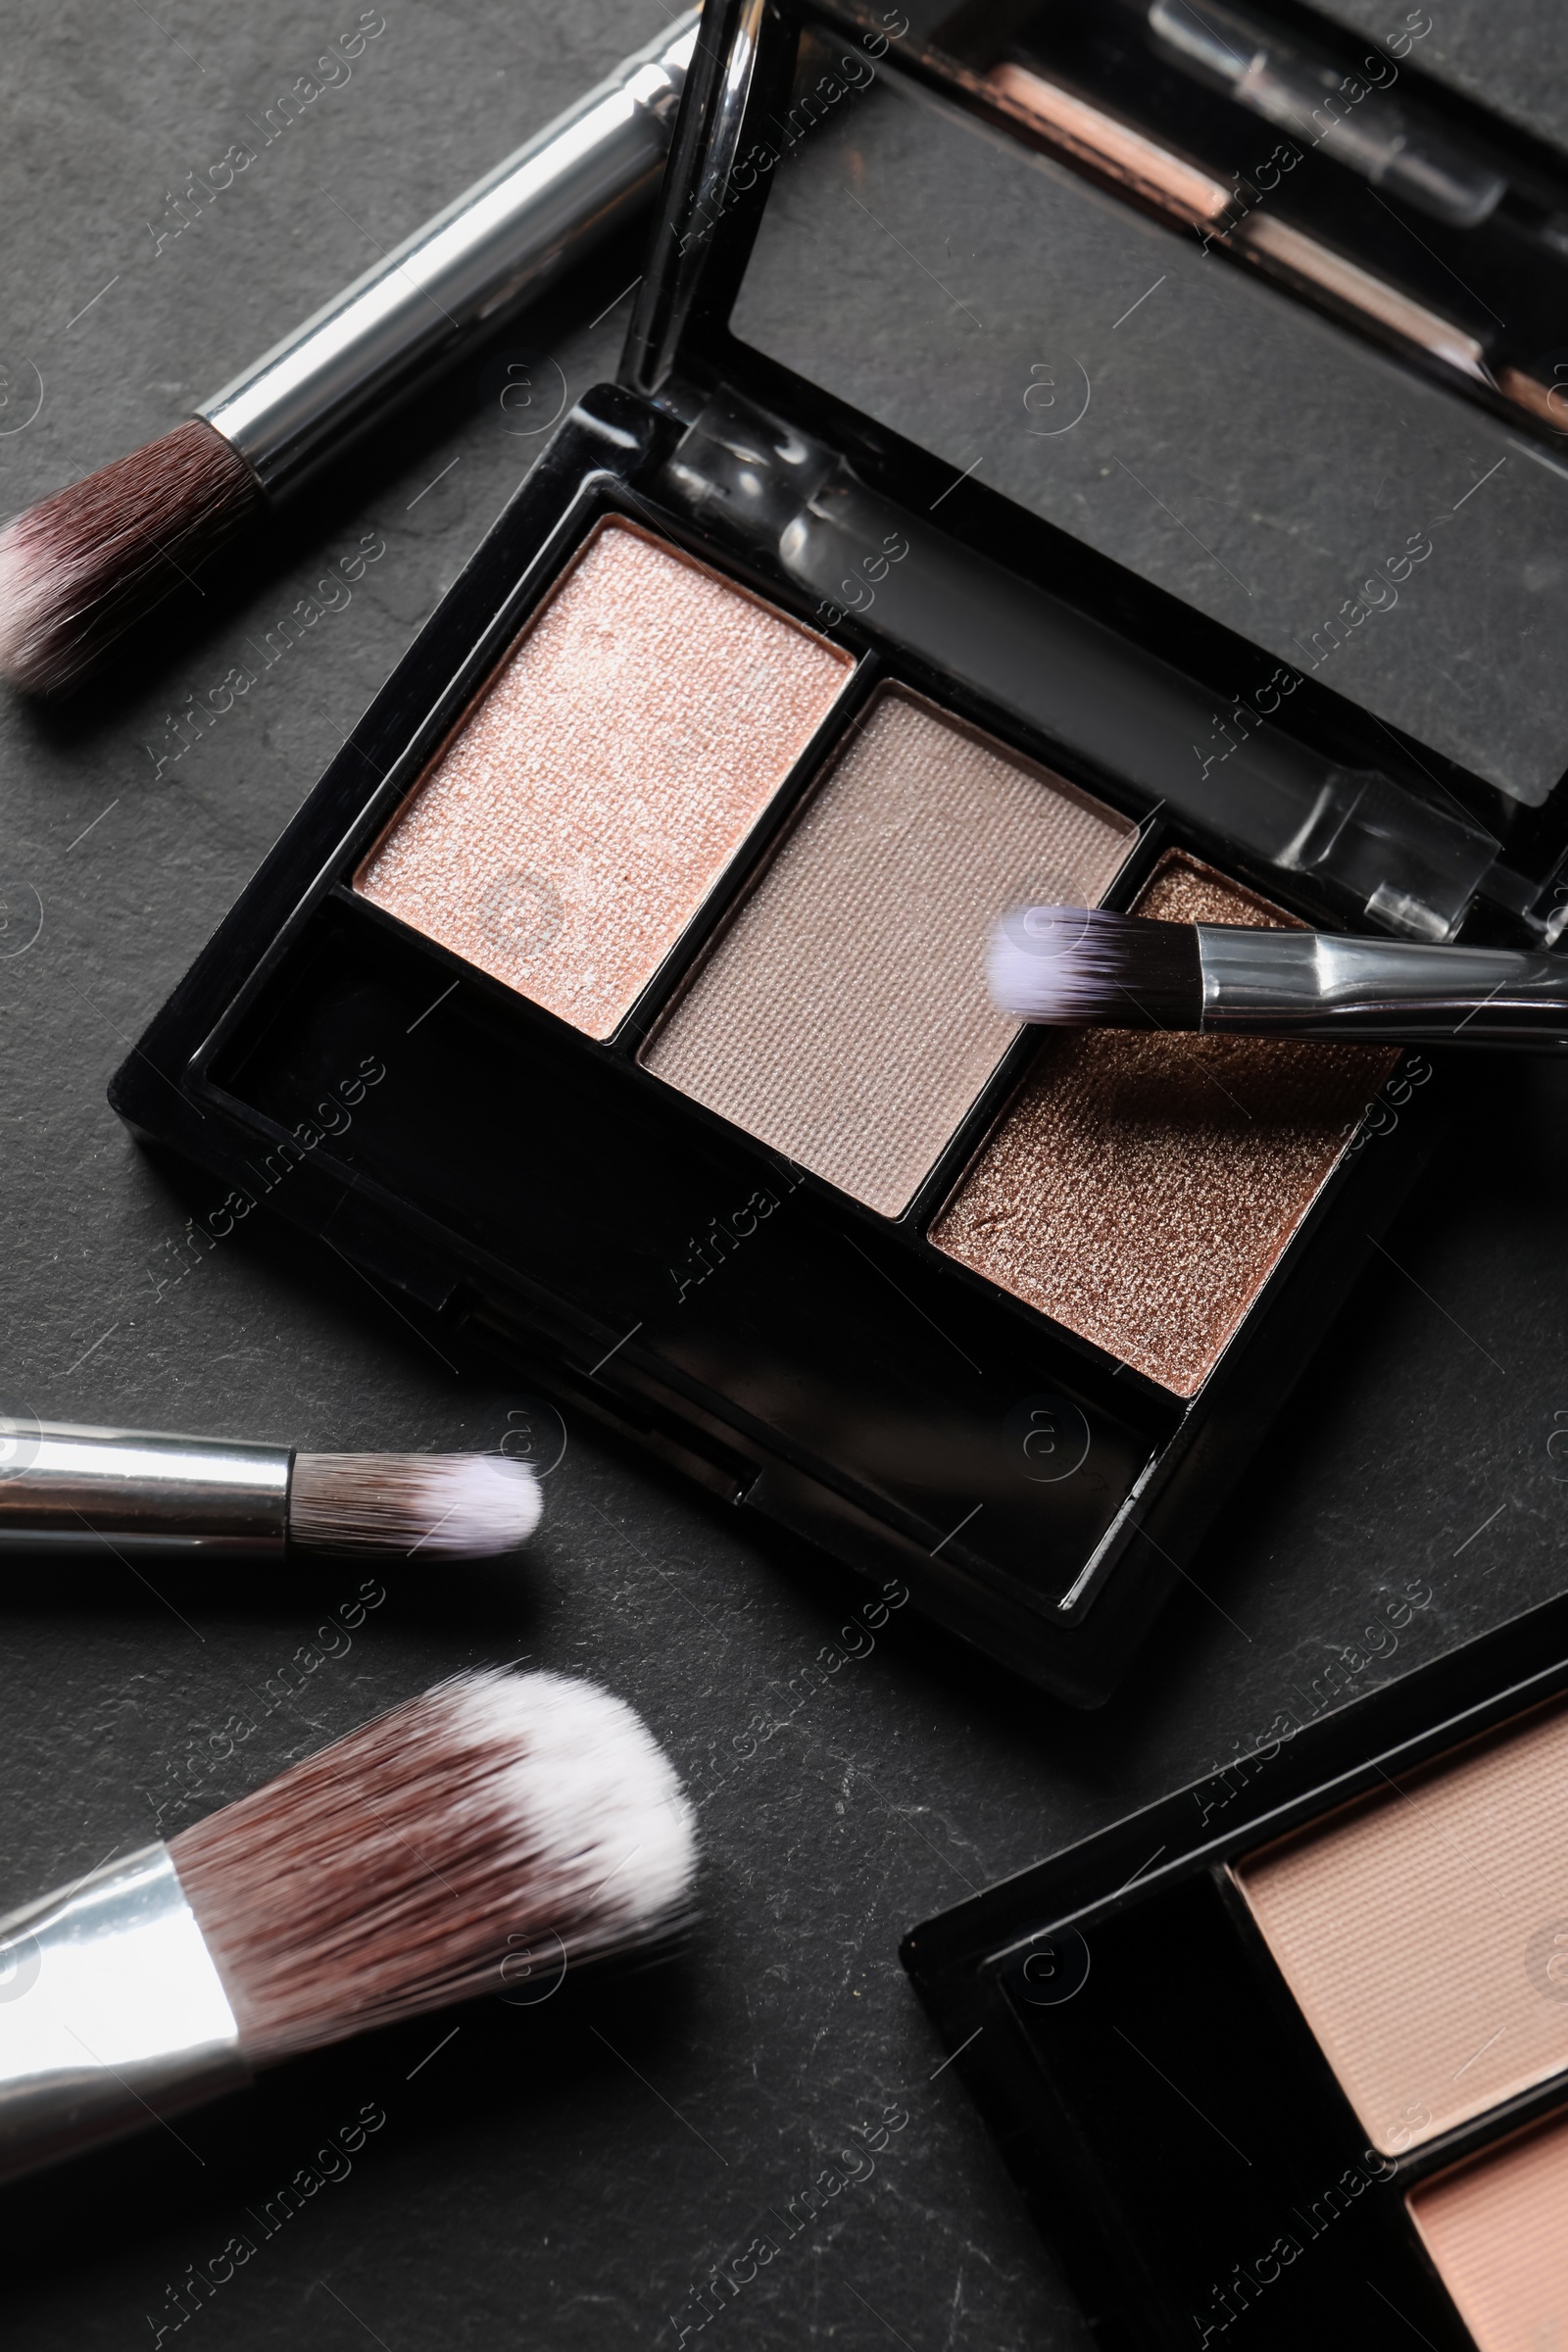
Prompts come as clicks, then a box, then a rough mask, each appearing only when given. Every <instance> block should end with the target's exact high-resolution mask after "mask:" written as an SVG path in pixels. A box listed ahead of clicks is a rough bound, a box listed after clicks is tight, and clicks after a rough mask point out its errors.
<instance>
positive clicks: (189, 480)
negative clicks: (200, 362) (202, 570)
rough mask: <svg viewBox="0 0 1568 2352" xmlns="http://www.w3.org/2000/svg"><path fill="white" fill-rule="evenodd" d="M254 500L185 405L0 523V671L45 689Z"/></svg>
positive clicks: (76, 670)
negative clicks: (146, 434)
mask: <svg viewBox="0 0 1568 2352" xmlns="http://www.w3.org/2000/svg"><path fill="white" fill-rule="evenodd" d="M261 504H262V491H261V487H260V484H259V483H258V482H257V479H256V476H255V474H254V473H253V472H252V471H251V469H250V467H249V466H247V465H246V463H245V461H244V459H243V458H240V457H236V455H235V453H234V451H233V450H232V449H230V447H229V445H228V443H227V442H226V441H225V440H224V439H223V436H222V434H221V433H219V432H215V431H214V429H213V427H212V426H211V425H210V424H204V423H203V422H202V421H201V419H200V418H199V417H193V418H192V419H191V421H190V422H189V423H188V424H180V425H176V426H175V427H174V430H173V431H172V433H165V434H164V435H163V437H162V438H161V439H160V440H157V441H150V442H149V443H148V444H147V446H146V448H145V449H138V450H135V451H133V452H132V454H131V455H130V456H129V457H128V458H118V459H117V460H116V461H115V463H114V465H112V466H101V467H100V469H99V470H98V472H97V473H90V474H88V476H87V477H86V479H85V481H80V482H72V483H70V484H69V485H68V487H67V488H66V489H64V490H57V491H55V493H54V495H53V496H52V497H50V498H46V499H43V500H41V501H40V502H39V504H38V505H37V506H35V507H29V508H28V509H27V511H26V513H25V515H18V516H17V518H16V520H15V521H14V522H10V523H8V524H7V525H6V527H5V529H4V530H3V531H0V672H3V673H4V674H5V676H7V677H8V678H10V679H11V680H12V681H13V683H14V684H16V685H18V686H25V687H27V688H28V689H29V690H31V691H32V692H34V693H39V694H43V693H51V692H53V691H54V690H55V689H56V688H58V687H61V686H65V685H69V684H70V682H71V680H72V679H73V678H74V677H76V676H78V675H79V674H80V672H81V671H82V670H84V669H87V668H88V667H90V665H91V664H92V662H95V661H96V660H97V658H98V656H99V655H100V654H101V653H102V652H103V651H104V649H105V647H106V646H108V645H109V643H110V642H111V640H112V639H114V638H115V637H118V636H119V634H120V632H121V630H122V629H124V628H128V626H129V625H130V623H131V622H132V621H133V620H136V619H138V618H139V617H140V615H141V614H142V613H145V612H147V611H149V610H150V608H151V607H152V606H154V605H155V604H157V603H158V601H159V599H160V598H161V597H165V596H167V595H168V594H169V592H170V590H171V589H172V588H177V587H178V586H179V585H180V582H181V581H182V580H184V579H188V578H189V577H190V575H191V573H192V572H193V571H195V569H196V568H197V566H198V564H202V563H204V562H205V561H206V559H207V557H209V556H210V555H211V554H212V552H213V550H214V549H215V548H216V547H218V546H219V545H220V544H221V542H222V541H223V540H224V539H226V538H227V537H228V536H229V534H230V532H231V531H234V530H236V529H237V528H238V527H239V525H240V524H241V523H242V522H243V521H244V520H245V518H246V516H247V515H249V514H250V513H251V511H252V509H253V508H255V507H259V506H260V505H261Z"/></svg>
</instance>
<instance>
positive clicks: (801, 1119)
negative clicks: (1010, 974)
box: [643, 688, 1133, 1216]
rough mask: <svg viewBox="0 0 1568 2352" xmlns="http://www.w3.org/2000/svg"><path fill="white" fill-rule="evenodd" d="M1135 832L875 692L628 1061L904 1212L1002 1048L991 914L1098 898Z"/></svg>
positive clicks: (922, 707)
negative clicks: (990, 965) (987, 956)
mask: <svg viewBox="0 0 1568 2352" xmlns="http://www.w3.org/2000/svg"><path fill="white" fill-rule="evenodd" d="M1132 831H1133V828H1132V826H1131V825H1130V824H1129V823H1128V821H1127V820H1126V818H1124V817H1120V816H1117V815H1116V814H1114V813H1113V811H1112V810H1110V809H1103V808H1101V807H1100V805H1099V804H1098V802H1094V801H1090V800H1088V799H1086V798H1085V797H1084V796H1083V795H1082V794H1079V793H1077V792H1075V791H1074V790H1073V788H1072V787H1071V786H1070V785H1067V784H1064V783H1062V782H1061V781H1060V779H1059V778H1056V777H1053V776H1051V775H1049V774H1048V773H1047V772H1046V771H1045V770H1043V769H1037V768H1035V767H1034V766H1033V765H1032V764H1031V763H1030V762H1028V761H1027V760H1021V759H1018V758H1015V757H1014V756H1013V755H1012V754H1010V753H1008V752H1006V751H1005V750H1004V748H1003V747H1002V745H1001V744H998V743H993V742H991V741H990V739H989V738H987V737H985V736H980V735H976V734H974V733H972V732H971V731H970V730H969V729H968V728H966V727H963V726H960V725H959V724H958V723H957V722H956V721H954V720H952V719H949V718H947V717H945V716H944V715H943V714H942V713H941V712H939V711H936V710H934V709H933V708H931V706H930V705H928V704H925V703H922V702H920V701H918V700H917V699H916V698H915V697H913V696H912V695H909V694H907V693H905V692H903V691H902V690H900V689H897V688H890V689H884V690H883V692H882V693H881V694H880V695H879V696H878V697H877V699H876V701H875V702H874V703H873V704H872V706H871V708H870V710H869V711H868V712H867V713H866V715H865V717H864V718H863V720H862V722H861V724H860V725H859V726H858V728H857V730H856V732H855V734H854V735H853V736H852V737H851V739H850V742H849V743H848V745H847V746H846V748H845V749H844V750H843V751H842V752H841V753H840V755H839V757H838V759H837V760H835V762H834V764H833V766H832V768H831V769H830V770H829V772H828V774H827V777H826V778H825V780H824V781H823V783H822V784H821V785H819V786H818V787H817V789H816V790H815V792H814V793H813V794H812V796H811V800H810V802H809V806H808V808H807V810H806V813H805V815H804V816H803V817H802V819H801V820H800V822H799V823H798V824H797V825H796V826H795V828H794V829H793V831H792V832H791V833H790V835H789V837H788V838H787V840H786V841H785V842H784V844H783V847H782V848H781V849H780V851H779V853H778V855H777V857H776V858H774V859H773V861H772V863H771V864H770V865H769V867H768V868H767V870H766V872H765V873H764V874H763V876H762V879H761V881H760V883H759V885H758V886H757V888H756V889H755V890H754V891H753V893H752V894H751V896H750V897H749V898H748V899H747V901H746V902H745V904H744V905H743V907H741V909H740V912H739V913H738V915H737V916H736V918H735V920H734V921H733V922H732V923H731V925H730V927H729V929H728V930H727V932H726V933H725V934H724V937H723V938H722V940H721V941H720V942H719V945H718V947H717V948H716V949H715V951H714V953H713V955H712V956H711V958H710V959H709V961H708V962H707V964H706V965H705V966H704V967H703V969H702V970H701V972H700V973H699V975H698V977H697V979H696V981H695V982H694V983H693V985H692V987H691V989H690V990H689V992H688V993H687V995H686V996H685V998H684V999H683V1000H682V1001H681V1003H680V1004H679V1005H677V1006H676V1008H675V1010H674V1012H673V1013H672V1015H671V1016H670V1019H669V1020H668V1022H667V1023H666V1024H665V1026H664V1027H663V1029H662V1031H661V1032H660V1034H659V1035H658V1037H656V1038H655V1040H654V1042H653V1044H652V1045H651V1046H650V1047H649V1048H648V1049H647V1051H646V1052H645V1054H644V1055H643V1059H644V1061H645V1062H646V1063H647V1066H648V1067H649V1068H650V1069H651V1070H653V1071H654V1072H655V1073H656V1074H657V1075H658V1076H659V1077H661V1078H662V1079H664V1080H665V1081H666V1082H667V1083H668V1084H669V1085H671V1086H677V1087H679V1088H680V1089H681V1090H682V1092H683V1093H685V1094H688V1095H691V1096H693V1097H694V1098H695V1099H696V1101H698V1102H699V1103H706V1104H707V1105H708V1107H709V1109H710V1110H715V1111H718V1112H719V1113H720V1114H721V1115H722V1116H723V1117H724V1118H726V1119H731V1120H733V1121H734V1123H735V1124H736V1126H738V1127H744V1128H746V1129H747V1130H748V1132H749V1133H750V1134H752V1135H755V1136H757V1137H758V1138H759V1139H760V1141H761V1142H762V1143H764V1144H770V1145H772V1146H773V1147H774V1149H775V1150H777V1151H779V1152H785V1153H787V1154H788V1156H789V1157H790V1158H791V1159H794V1160H797V1161H799V1162H800V1164H801V1165H802V1166H803V1167H808V1168H809V1169H811V1170H812V1172H813V1173H814V1174H815V1175H818V1176H825V1177H826V1178H827V1179H828V1180H829V1182H830V1183H833V1184H836V1185H839V1186H841V1187H842V1188H843V1190H844V1191H845V1192H847V1193H852V1194H853V1195H854V1196H855V1198H856V1199H857V1200H858V1201H864V1202H865V1203H866V1205H867V1206H868V1207H870V1208H875V1209H880V1210H881V1211H882V1213H883V1214H884V1215H885V1216H897V1215H898V1214H899V1213H900V1211H901V1210H902V1209H903V1208H904V1207H905V1206H906V1205H907V1202H908V1200H909V1197H910V1195H911V1194H912V1193H913V1192H914V1191H915V1190H916V1188H917V1187H918V1185H919V1183H920V1180H921V1178H922V1177H923V1176H924V1175H925V1174H926V1172H927V1170H928V1169H929V1168H930V1166H931V1164H932V1162H933V1160H934V1159H935V1158H936V1157H937V1155H938V1153H939V1152H941V1150H942V1148H943V1146H944V1145H945V1144H946V1143H947V1141H948V1139H949V1137H950V1136H951V1135H952V1134H953V1132H954V1130H955V1128H956V1126H957V1125H958V1123H959V1121H960V1120H961V1119H962V1117H963V1115H964V1113H965V1112H966V1111H967V1110H968V1108H969V1106H970V1104H971V1103H973V1101H974V1099H975V1096H976V1095H977V1094H978V1093H979V1091H980V1089H981V1088H982V1087H983V1086H984V1084H985V1082H986V1080H987V1078H989V1077H990V1075H991V1073H992V1071H993V1070H994V1069H995V1068H996V1066H997V1063H998V1061H999V1060H1000V1059H1001V1057H1002V1055H1003V1054H1004V1053H1005V1051H1006V1048H1007V1046H1008V1045H1009V1044H1010V1042H1011V1040H1012V1039H1013V1037H1014V1036H1016V1034H1017V1027H1016V1024H1015V1023H1014V1022H1012V1021H1009V1020H1008V1019H1006V1018H1005V1016H1004V1015H1003V1014H1001V1013H999V1012H997V1011H996V1010H995V1008H994V1007H993V1005H991V1003H990V1000H989V998H988V997H987V994H986V985H985V971H984V950H985V939H986V933H987V929H988V926H989V924H990V922H991V920H992V918H993V916H994V915H995V914H996V912H997V910H998V909H999V908H1000V907H1005V906H1007V905H1009V904H1010V903H1012V902H1014V901H1016V900H1019V899H1026V898H1034V897H1036V896H1038V895H1041V894H1044V893H1046V892H1048V891H1049V893H1050V895H1051V896H1052V897H1054V898H1055V899H1058V900H1059V899H1062V898H1067V899H1070V900H1075V901H1083V902H1087V903H1088V904H1089V905H1091V906H1093V905H1095V904H1097V903H1098V901H1099V900H1100V898H1101V897H1102V895H1103V892H1104V890H1105V888H1106V885H1107V884H1108V883H1109V881H1110V879H1111V876H1112V875H1113V874H1114V873H1115V871H1116V869H1117V867H1118V866H1119V865H1120V863H1121V861H1122V858H1124V857H1125V855H1126V852H1127V847H1128V844H1129V841H1130V839H1131V835H1132Z"/></svg>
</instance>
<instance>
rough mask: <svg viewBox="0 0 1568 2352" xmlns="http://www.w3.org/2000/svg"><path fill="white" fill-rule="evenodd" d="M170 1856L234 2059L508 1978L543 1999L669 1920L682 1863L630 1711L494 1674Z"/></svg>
mask: <svg viewBox="0 0 1568 2352" xmlns="http://www.w3.org/2000/svg"><path fill="white" fill-rule="evenodd" d="M170 1851H171V1853H172V1856H173V1860H174V1867H175V1869H176V1870H177V1871H178V1873H179V1878H180V1883H181V1885H182V1886H183V1887H184V1889H185V1895H186V1899H187V1900H188V1902H189V1903H190V1907H191V1909H192V1911H193V1912H194V1914H195V1917H196V1923H197V1925H198V1927H199V1928H200V1929H201V1932H202V1935H203V1936H204V1937H205V1939H206V1942H207V1946H208V1949H209V1950H210V1951H211V1953H212V1955H213V1959H214V1961H215V1963H216V1964H217V1967H218V1972H219V1975H220V1976H221V1979H222V1982H223V1988H224V1990H225V1991H226V1993H227V1995H228V1999H229V2005H230V2007H231V2008H232V2009H233V2012H234V2015H235V2017H236V2019H237V2020H238V2024H239V2032H240V2042H241V2046H242V2048H243V2050H244V2053H245V2055H246V2057H247V2059H249V2061H250V2062H251V2064H252V2065H255V2066H266V2065H271V2064H273V2063H275V2062H276V2061H277V2060H279V2059H282V2058H288V2057H292V2056H293V2055H295V2054H296V2053H297V2052H299V2051H301V2050H309V2049H315V2048H319V2046H320V2045H321V2044H323V2043H325V2042H331V2041H340V2040H343V2039H344V2038H345V2037H346V2036H347V2035H349V2034H359V2033H364V2032H366V2031H368V2030H369V2029H371V2028H373V2027H378V2026H384V2025H389V2024H391V2023H392V2022H393V2021H394V2020H396V2019H398V2018H404V2017H412V2016H415V2015H417V2013H418V2012H420V2011H421V2010H426V2009H438V2008H444V2007H445V2006H446V2005H447V2004H448V2003H449V2002H452V2001H459V2000H466V1999H468V1998H470V1997H472V1996H474V1995H476V1994H479V1993H484V1992H498V1993H499V1992H503V1991H505V1990H507V1989H508V1987H509V1985H513V1984H514V1983H515V1982H518V1981H522V1980H525V1981H526V1982H528V1984H529V1985H531V1986H534V1987H536V1988H538V1990H545V1989H548V1988H549V1987H550V1985H551V1977H552V1973H553V1972H554V1974H555V1975H556V1976H557V1977H558V1979H559V1976H560V1975H561V1974H564V1971H565V1969H566V1968H567V1967H568V1966H569V1965H570V1964H571V1963H572V1962H574V1961H577V1960H586V1959H593V1958H599V1957H602V1956H605V1955H607V1954H610V1953H613V1952H615V1951H622V1950H626V1949H629V1948H633V1947H635V1946H638V1945H641V1944H646V1943H649V1942H652V1941H655V1940H657V1939H659V1938H661V1937H662V1936H667V1935H669V1934H671V1933H672V1932H673V1931H674V1930H676V1929H677V1928H679V1927H680V1926H681V1925H683V1924H684V1922H685V1920H686V1918H687V1916H688V1913H689V1906H690V1901H691V1890H692V1880H693V1876H694V1873H695V1870H696V1838H695V1832H694V1828H693V1823H692V1816H691V1810H690V1808H689V1806H688V1805H687V1803H686V1800H685V1798H684V1796H683V1795H682V1793H681V1789H680V1784H679V1781H678V1780H677V1778H676V1775H675V1771H674V1767H673V1766H672V1765H671V1764H670V1762H669V1759H668V1758H667V1757H666V1756H665V1755H664V1753H663V1751H662V1748H661V1747H660V1746H659V1744H658V1742H657V1740H655V1739H654V1738H653V1736H652V1734H651V1733H650V1732H649V1731H648V1729H647V1727H646V1725H645V1724H644V1723H643V1722H642V1720H641V1718H640V1717H639V1716H638V1715H637V1714H635V1713H634V1711H633V1710H632V1708H630V1707H629V1706H627V1705H626V1703H625V1702H624V1700H622V1699H618V1698H614V1697H613V1696H612V1695H611V1694H610V1693H609V1692H608V1691H601V1690H599V1689H598V1688H597V1687H596V1686H595V1685H594V1684H592V1683H579V1682H573V1681H569V1680H568V1679H566V1678H565V1677H564V1676H561V1675H555V1674H526V1675H523V1674H514V1673H509V1672H505V1671H503V1670H501V1669H499V1668H494V1667H490V1668H484V1669H481V1670H479V1671H476V1672H473V1673H468V1674H464V1675H459V1676H456V1677H455V1678H454V1679H453V1680H452V1681H451V1682H447V1683H439V1684H437V1686H436V1687H435V1689H434V1690H433V1691H425V1692H424V1693H423V1694H422V1695H421V1696H420V1697H418V1698H415V1699H411V1700H409V1701H408V1703H407V1704H406V1705H404V1706H401V1707H394V1708H393V1709H392V1711H391V1712H390V1713H389V1714H386V1715H381V1716H378V1717H377V1718H376V1719H375V1721H374V1722H372V1723H368V1724H366V1725H364V1726H363V1727H362V1728H361V1729H360V1730H359V1731H357V1732H351V1733H350V1734H349V1735H348V1737H347V1738H346V1739H344V1740H338V1741H337V1742H336V1743H335V1745H333V1746H331V1747H327V1748H323V1749H322V1750H321V1751H320V1753H319V1755H315V1756H309V1757H307V1758H306V1760H305V1761H304V1762H303V1763H301V1764H295V1765H293V1766H291V1767H290V1769H289V1770H288V1771H287V1772H285V1773H282V1774H280V1775H279V1777H278V1778H277V1779H276V1780H275V1781H272V1782H270V1784H269V1785H268V1786H267V1787H266V1788H265V1789H258V1790H256V1792H255V1793H254V1794H253V1795H251V1796H245V1797H241V1798H240V1799H239V1800H238V1802H237V1803H235V1804H232V1805H228V1806H225V1808H224V1809H223V1811H222V1812H221V1813H214V1814H212V1815H210V1816H209V1818H208V1819H207V1820H206V1821H201V1822H197V1823H196V1824H195V1825H194V1827H192V1828H191V1829H188V1830H182V1831H181V1832H180V1834H179V1836H178V1837H177V1838H173V1839H172V1841H171V1845H170ZM509 1964H510V1965H509ZM504 1970H505V1971H506V1972H507V1973H505V1974H503V1971H504Z"/></svg>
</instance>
